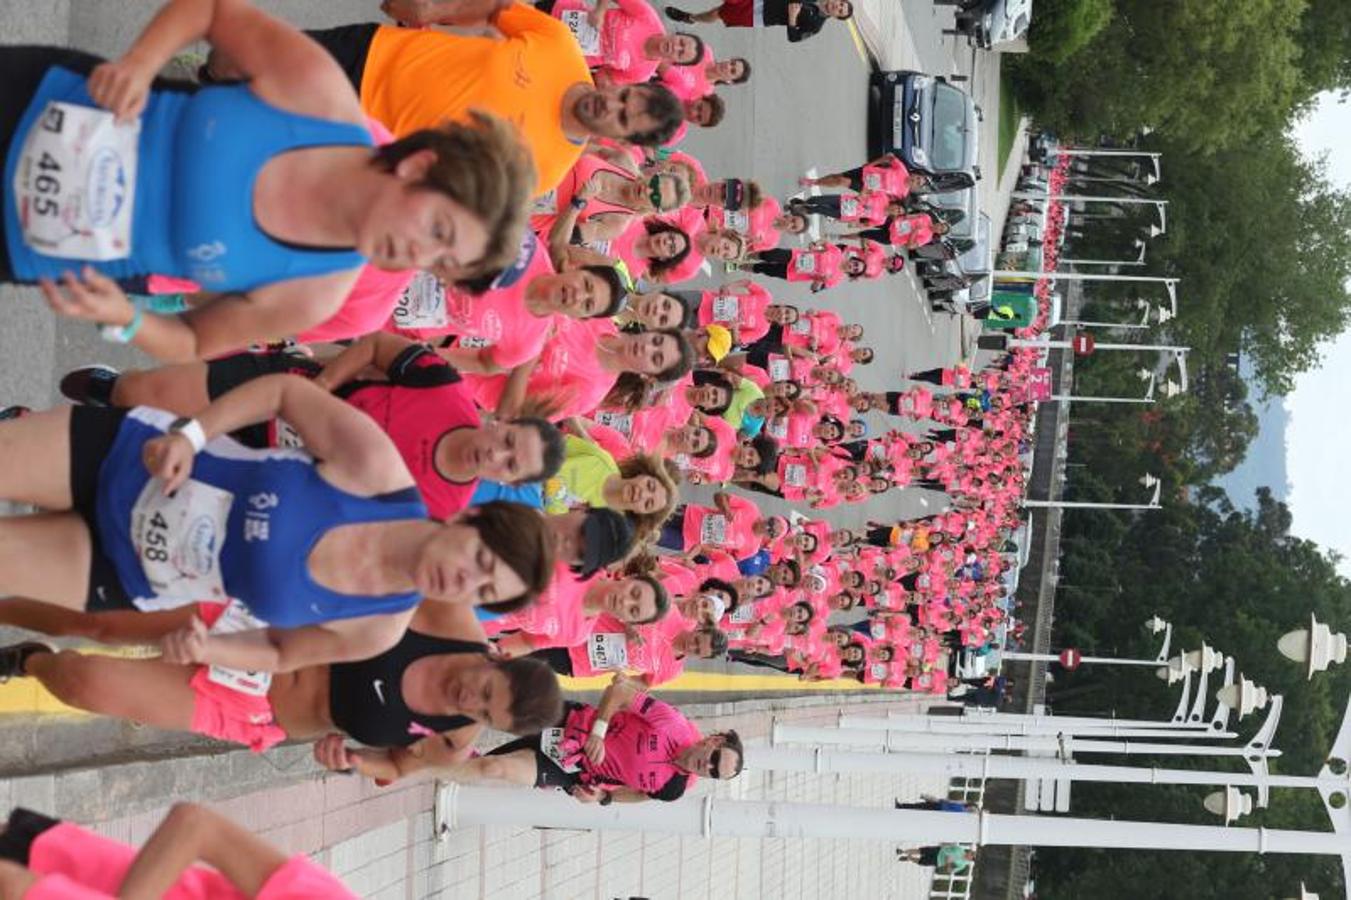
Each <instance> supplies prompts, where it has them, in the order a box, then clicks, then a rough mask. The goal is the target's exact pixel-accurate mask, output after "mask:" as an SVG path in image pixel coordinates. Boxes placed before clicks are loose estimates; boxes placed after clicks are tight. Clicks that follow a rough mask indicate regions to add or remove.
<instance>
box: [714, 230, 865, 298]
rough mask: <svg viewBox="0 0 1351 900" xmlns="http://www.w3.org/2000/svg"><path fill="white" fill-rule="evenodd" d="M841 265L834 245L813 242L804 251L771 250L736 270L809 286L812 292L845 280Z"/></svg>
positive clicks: (752, 256) (755, 255) (841, 258)
mask: <svg viewBox="0 0 1351 900" xmlns="http://www.w3.org/2000/svg"><path fill="white" fill-rule="evenodd" d="M843 265H844V251H843V250H841V249H840V248H839V247H837V246H836V245H835V244H830V243H826V242H825V241H814V242H813V243H812V244H810V245H809V246H807V247H794V248H792V249H789V250H785V249H781V248H778V247H774V248H771V249H768V250H761V251H759V252H758V253H752V254H750V255H748V256H747V257H746V260H745V261H744V262H741V263H739V264H738V265H737V268H740V269H742V270H743V271H749V272H758V273H759V274H761V275H769V276H771V277H774V278H782V279H784V280H786V281H805V282H810V283H811V289H812V291H813V292H816V291H822V290H825V289H826V288H829V287H834V286H835V285H837V284H839V283H840V282H841V281H842V280H843V279H844V276H845V273H844V271H843Z"/></svg>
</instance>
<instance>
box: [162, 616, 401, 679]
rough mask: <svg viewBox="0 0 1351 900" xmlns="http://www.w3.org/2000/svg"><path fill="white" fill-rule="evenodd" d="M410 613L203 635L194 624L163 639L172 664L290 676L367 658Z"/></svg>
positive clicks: (384, 646) (394, 637) (394, 638)
mask: <svg viewBox="0 0 1351 900" xmlns="http://www.w3.org/2000/svg"><path fill="white" fill-rule="evenodd" d="M409 618H410V615H409V614H391V615H381V616H362V617H361V618H356V619H341V620H338V621H335V622H326V623H325V624H323V625H308V626H306V627H304V628H268V629H262V628H259V629H254V630H253V631H241V632H236V633H233V634H220V635H211V634H205V635H204V634H203V633H202V632H201V629H199V628H197V627H196V625H200V623H195V625H194V626H193V627H192V628H190V629H184V630H183V631H179V632H176V633H174V634H172V635H170V636H169V637H167V638H165V639H164V644H163V646H164V650H165V658H166V659H168V660H169V661H170V662H178V663H185V664H186V663H202V664H206V665H217V666H224V667H226V668H229V669H242V670H244V671H251V672H294V671H295V670H296V669H301V668H304V667H305V666H318V665H323V664H325V663H335V662H354V661H356V660H361V659H370V658H371V657H372V656H375V655H377V654H380V653H383V652H384V651H386V650H388V649H389V648H390V647H392V646H394V645H395V644H396V643H398V640H399V636H400V635H402V634H403V632H404V630H405V629H406V628H407V625H408V619H409Z"/></svg>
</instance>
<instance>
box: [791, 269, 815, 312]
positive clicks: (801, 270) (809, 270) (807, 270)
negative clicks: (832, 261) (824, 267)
mask: <svg viewBox="0 0 1351 900" xmlns="http://www.w3.org/2000/svg"><path fill="white" fill-rule="evenodd" d="M793 265H794V266H796V267H797V270H798V271H799V272H805V273H808V274H810V273H812V272H815V271H816V254H815V253H803V254H802V255H801V256H799V257H798V258H797V259H795V260H793ZM798 321H799V322H800V321H802V320H801V319H799V320H798ZM797 324H798V323H797V322H794V323H793V327H794V328H796V327H797Z"/></svg>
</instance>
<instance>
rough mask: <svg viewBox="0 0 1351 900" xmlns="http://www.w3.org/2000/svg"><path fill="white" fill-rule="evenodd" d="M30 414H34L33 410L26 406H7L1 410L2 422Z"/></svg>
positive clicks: (0, 419)
mask: <svg viewBox="0 0 1351 900" xmlns="http://www.w3.org/2000/svg"><path fill="white" fill-rule="evenodd" d="M30 412H32V410H31V409H29V408H28V407H26V406H18V405H15V406H6V407H4V408H3V409H0V422H8V421H9V420H10V419H17V418H19V417H20V416H26V415H28V414H29V413H30Z"/></svg>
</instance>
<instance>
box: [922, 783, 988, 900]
mask: <svg viewBox="0 0 1351 900" xmlns="http://www.w3.org/2000/svg"><path fill="white" fill-rule="evenodd" d="M948 799H949V800H956V801H957V802H958V803H974V804H975V805H976V806H980V805H981V804H982V803H983V802H984V801H985V779H984V778H954V779H952V781H951V782H950V783H949V784H948ZM962 846H965V847H972V848H973V849H974V845H970V844H963V845H962ZM975 877H976V864H975V862H972V863H971V865H969V866H967V867H966V868H965V869H962V870H961V871H960V872H952V873H943V872H935V873H934V878H933V883H932V884H931V885H930V886H929V900H969V898H970V897H971V884H972V882H973V880H974V879H975Z"/></svg>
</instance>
